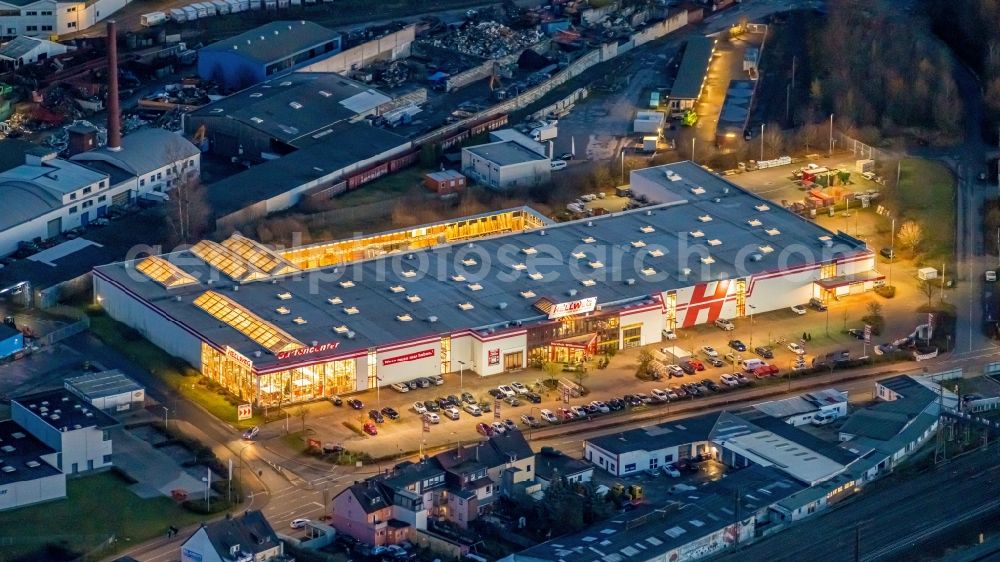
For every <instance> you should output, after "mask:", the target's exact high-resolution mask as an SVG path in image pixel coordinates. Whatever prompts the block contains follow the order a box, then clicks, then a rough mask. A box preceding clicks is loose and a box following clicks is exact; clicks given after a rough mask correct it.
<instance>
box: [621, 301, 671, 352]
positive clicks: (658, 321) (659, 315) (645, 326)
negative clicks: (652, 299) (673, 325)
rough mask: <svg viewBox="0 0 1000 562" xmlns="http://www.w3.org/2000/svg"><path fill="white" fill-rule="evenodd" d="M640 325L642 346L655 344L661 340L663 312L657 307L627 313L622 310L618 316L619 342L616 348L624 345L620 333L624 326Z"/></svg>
mask: <svg viewBox="0 0 1000 562" xmlns="http://www.w3.org/2000/svg"><path fill="white" fill-rule="evenodd" d="M637 323H642V345H649V344H652V343H657V342H659V341H660V340H661V339H662V338H663V334H662V330H663V310H662V307H660V306H659V305H657V306H656V307H655V308H651V309H648V310H636V311H628V310H624V311H622V313H621V314H620V315H619V334H618V337H619V340H618V346H619V347H622V346H623V345H624V336H623V334H622V333H621V332H622V331H623V330H624V328H625V326H629V325H632V324H637Z"/></svg>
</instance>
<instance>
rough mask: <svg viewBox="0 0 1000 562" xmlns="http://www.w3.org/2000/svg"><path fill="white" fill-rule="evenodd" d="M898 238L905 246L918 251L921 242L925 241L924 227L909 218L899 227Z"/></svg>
mask: <svg viewBox="0 0 1000 562" xmlns="http://www.w3.org/2000/svg"><path fill="white" fill-rule="evenodd" d="M896 239H898V240H899V243H900V244H901V245H902V246H903V247H904V248H907V249H909V250H910V251H911V252H916V251H917V250H918V249H919V248H920V243H921V242H923V239H924V229H923V228H921V226H920V225H919V224H917V223H916V222H914V221H912V220H908V221H906V222H904V223H903V224H902V226H900V227H899V232H897V233H896Z"/></svg>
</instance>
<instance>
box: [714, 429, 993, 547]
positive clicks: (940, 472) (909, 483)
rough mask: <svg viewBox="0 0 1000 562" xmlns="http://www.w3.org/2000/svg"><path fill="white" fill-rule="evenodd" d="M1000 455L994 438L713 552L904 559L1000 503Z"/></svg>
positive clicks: (880, 482) (877, 483)
mask: <svg viewBox="0 0 1000 562" xmlns="http://www.w3.org/2000/svg"><path fill="white" fill-rule="evenodd" d="M998 460H1000V450H998V449H997V448H996V447H995V446H994V447H993V448H992V449H991V450H989V451H986V452H977V453H972V454H969V455H967V456H965V457H963V458H961V459H959V460H957V461H953V462H950V463H947V464H943V465H940V466H938V467H935V468H933V469H931V470H929V471H927V472H923V473H920V474H917V475H912V476H908V477H907V478H906V479H905V480H902V479H889V480H883V481H879V482H876V483H875V484H874V485H873V486H872V487H871V488H870V489H868V490H865V491H864V493H862V494H861V495H859V496H856V497H855V498H854V499H853V500H848V501H846V502H845V503H844V504H843V505H841V506H839V507H835V508H833V509H831V510H829V511H828V512H826V513H825V514H821V515H819V516H815V517H813V518H810V519H806V520H805V521H803V522H802V523H800V524H798V525H796V526H793V527H792V528H790V529H787V530H785V531H782V532H780V533H778V534H777V535H774V536H772V537H769V538H767V539H764V540H762V541H760V542H757V543H754V544H752V545H750V546H748V547H746V548H742V549H740V550H737V551H733V552H730V553H727V554H725V555H723V556H719V557H716V558H714V559H712V560H714V561H718V562H723V561H725V562H728V561H732V562H743V561H746V560H767V561H768V562H782V561H789V562H799V561H802V560H809V561H814V562H827V561H829V562H841V561H852V560H861V561H862V562H867V561H876V560H904V559H905V558H904V557H902V556H901V555H902V553H903V552H905V551H906V550H908V549H910V548H913V547H915V546H917V545H918V543H919V542H921V541H923V540H926V539H928V538H933V535H934V534H936V533H939V532H942V531H944V530H946V529H947V528H948V526H950V525H951V524H955V523H958V522H959V521H960V520H961V519H962V517H963V516H966V515H970V514H974V513H977V511H978V510H980V509H982V508H984V507H990V506H992V509H997V508H1000V502H998V499H997V494H998V492H1000V464H998ZM856 544H857V546H855V545H856ZM856 548H857V549H858V553H859V554H860V556H858V557H856V556H855V554H856V553H855V549H856Z"/></svg>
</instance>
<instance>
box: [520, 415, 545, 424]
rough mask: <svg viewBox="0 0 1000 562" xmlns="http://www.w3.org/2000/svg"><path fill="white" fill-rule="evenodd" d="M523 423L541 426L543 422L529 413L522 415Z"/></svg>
mask: <svg viewBox="0 0 1000 562" xmlns="http://www.w3.org/2000/svg"><path fill="white" fill-rule="evenodd" d="M521 423H523V424H524V425H526V426H528V427H540V426H541V425H542V424H541V423H539V422H538V420H537V419H536V418H535V416H531V415H528V414H522V415H521Z"/></svg>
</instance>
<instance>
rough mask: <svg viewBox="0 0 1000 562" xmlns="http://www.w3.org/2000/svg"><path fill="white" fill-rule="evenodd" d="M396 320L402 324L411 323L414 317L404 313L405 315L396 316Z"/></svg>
mask: <svg viewBox="0 0 1000 562" xmlns="http://www.w3.org/2000/svg"><path fill="white" fill-rule="evenodd" d="M396 320H399V321H400V322H409V321H410V320H413V317H412V316H410V315H409V314H406V313H404V314H397V315H396Z"/></svg>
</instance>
